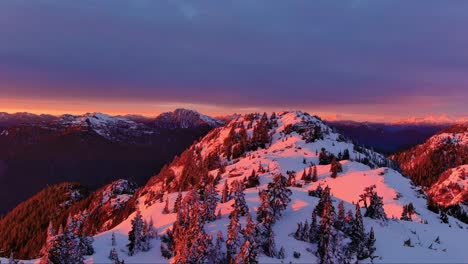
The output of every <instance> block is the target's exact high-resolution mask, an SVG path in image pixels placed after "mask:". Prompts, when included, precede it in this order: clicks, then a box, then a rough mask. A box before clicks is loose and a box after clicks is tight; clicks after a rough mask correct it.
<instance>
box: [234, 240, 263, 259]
mask: <svg viewBox="0 0 468 264" xmlns="http://www.w3.org/2000/svg"><path fill="white" fill-rule="evenodd" d="M233 263H239V264H241V263H258V260H257V253H256V250H255V246H254V245H252V243H250V241H249V240H245V241H244V243H243V244H242V246H241V248H240V252H239V254H237V256H236V258H235V260H234V261H233Z"/></svg>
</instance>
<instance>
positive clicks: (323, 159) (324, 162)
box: [319, 148, 330, 165]
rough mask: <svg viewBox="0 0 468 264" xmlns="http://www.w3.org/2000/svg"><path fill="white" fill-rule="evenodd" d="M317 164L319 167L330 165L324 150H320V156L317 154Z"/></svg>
mask: <svg viewBox="0 0 468 264" xmlns="http://www.w3.org/2000/svg"><path fill="white" fill-rule="evenodd" d="M319 164H320V165H327V164H330V157H329V155H328V153H327V151H326V150H325V148H322V149H321V150H320V154H319Z"/></svg>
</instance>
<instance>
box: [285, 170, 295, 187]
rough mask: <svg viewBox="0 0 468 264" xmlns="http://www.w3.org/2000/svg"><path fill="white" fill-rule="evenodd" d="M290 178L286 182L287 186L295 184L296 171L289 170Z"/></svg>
mask: <svg viewBox="0 0 468 264" xmlns="http://www.w3.org/2000/svg"><path fill="white" fill-rule="evenodd" d="M287 174H288V180H287V182H286V186H288V187H289V186H293V185H294V183H295V182H296V173H295V172H294V171H288V172H287Z"/></svg>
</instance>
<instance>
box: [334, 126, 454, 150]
mask: <svg viewBox="0 0 468 264" xmlns="http://www.w3.org/2000/svg"><path fill="white" fill-rule="evenodd" d="M325 123H326V124H328V125H329V126H331V127H332V128H335V129H337V130H338V131H339V132H340V133H342V134H343V135H345V136H346V137H348V138H350V139H352V140H354V141H356V142H359V143H360V144H363V145H365V146H367V147H371V148H373V149H374V150H376V151H379V152H381V153H384V154H392V153H395V152H397V151H401V150H406V149H409V148H411V147H413V146H415V145H417V144H420V143H422V142H424V141H425V140H426V139H428V138H429V137H430V136H432V135H434V134H435V133H436V132H438V131H440V130H442V129H444V128H447V127H450V126H451V125H453V123H425V122H421V123H371V122H355V121H326V122H325Z"/></svg>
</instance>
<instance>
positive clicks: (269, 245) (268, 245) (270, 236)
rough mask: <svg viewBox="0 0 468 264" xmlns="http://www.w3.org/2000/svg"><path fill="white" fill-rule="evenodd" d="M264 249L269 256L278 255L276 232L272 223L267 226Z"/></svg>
mask: <svg viewBox="0 0 468 264" xmlns="http://www.w3.org/2000/svg"><path fill="white" fill-rule="evenodd" d="M262 249H263V253H265V255H267V256H268V257H271V258H273V257H275V256H276V244H275V233H274V232H273V228H272V226H271V225H270V226H267V227H266V232H265V241H264V243H263V245H262Z"/></svg>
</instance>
